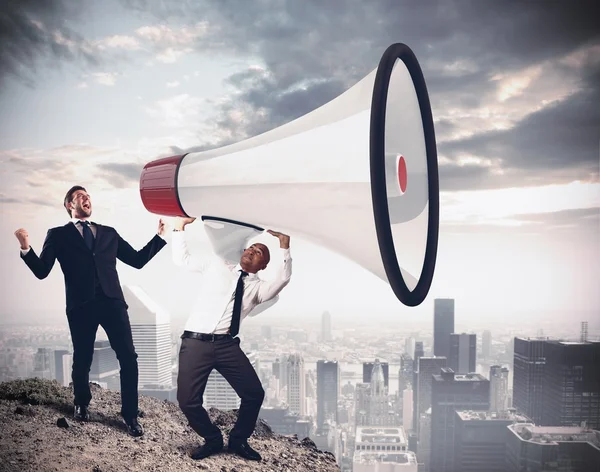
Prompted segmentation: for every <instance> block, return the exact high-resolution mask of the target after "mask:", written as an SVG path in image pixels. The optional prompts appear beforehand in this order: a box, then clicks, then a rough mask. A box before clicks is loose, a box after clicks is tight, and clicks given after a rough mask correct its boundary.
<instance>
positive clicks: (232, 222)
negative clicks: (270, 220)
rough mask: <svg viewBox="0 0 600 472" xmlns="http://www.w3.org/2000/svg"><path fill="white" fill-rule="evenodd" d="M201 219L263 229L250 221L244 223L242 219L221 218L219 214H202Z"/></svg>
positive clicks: (258, 229)
mask: <svg viewBox="0 0 600 472" xmlns="http://www.w3.org/2000/svg"><path fill="white" fill-rule="evenodd" d="M202 221H219V222H221V223H230V224H234V225H238V226H245V227H246V228H252V229H255V230H257V231H264V230H265V229H264V228H261V227H260V226H256V225H253V224H250V223H244V222H242V221H236V220H230V219H228V218H221V217H219V216H202Z"/></svg>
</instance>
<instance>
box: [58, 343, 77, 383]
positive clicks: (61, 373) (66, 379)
mask: <svg viewBox="0 0 600 472" xmlns="http://www.w3.org/2000/svg"><path fill="white" fill-rule="evenodd" d="M64 356H69V351H67V350H64V349H62V350H56V351H54V378H55V379H56V381H57V382H58V383H59V384H61V385H62V386H63V387H66V386H67V385H69V383H70V382H71V380H70V379H71V368H70V367H67V366H65V364H68V363H69V360H70V361H71V363H72V362H73V360H72V358H71V359H68V358H67V360H66V362H65V359H64Z"/></svg>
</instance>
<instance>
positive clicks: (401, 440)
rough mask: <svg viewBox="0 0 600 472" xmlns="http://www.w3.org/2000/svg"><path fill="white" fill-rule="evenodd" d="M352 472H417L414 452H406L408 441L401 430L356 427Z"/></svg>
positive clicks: (398, 428)
mask: <svg viewBox="0 0 600 472" xmlns="http://www.w3.org/2000/svg"><path fill="white" fill-rule="evenodd" d="M352 470H353V472H369V471H372V470H381V471H386V472H387V471H391V472H417V470H418V469H417V460H416V457H415V455H414V453H412V452H410V451H408V440H407V437H406V433H405V432H404V430H403V429H402V428H400V427H397V428H393V427H390V428H374V427H358V428H356V439H355V442H354V456H353V460H352Z"/></svg>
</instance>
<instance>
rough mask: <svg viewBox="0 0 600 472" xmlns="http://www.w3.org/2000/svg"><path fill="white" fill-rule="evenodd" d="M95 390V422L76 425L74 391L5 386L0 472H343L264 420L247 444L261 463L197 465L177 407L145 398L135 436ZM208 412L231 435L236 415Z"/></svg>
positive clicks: (32, 382)
mask: <svg viewBox="0 0 600 472" xmlns="http://www.w3.org/2000/svg"><path fill="white" fill-rule="evenodd" d="M92 386H93V388H92V393H93V400H92V403H91V405H90V411H91V421H90V422H89V423H77V422H75V421H73V420H72V419H71V418H72V412H73V404H72V398H73V394H72V391H71V389H69V388H67V387H61V386H59V385H58V383H56V382H54V381H48V380H40V379H27V380H16V381H12V382H5V383H2V384H0V421H1V423H2V424H1V425H0V471H10V472H25V471H36V472H46V471H47V472H50V471H60V472H72V471H73V472H74V471H90V472H113V471H148V472H149V471H161V472H170V471H173V472H174V471H192V470H193V471H198V470H207V471H211V472H212V471H215V472H234V471H235V472H243V471H277V472H282V471H296V470H300V471H311V472H313V471H314V472H329V471H339V468H338V466H337V465H336V463H335V459H334V457H333V455H332V454H331V453H329V452H323V451H319V450H318V449H316V447H315V445H314V443H313V442H312V441H311V440H310V439H308V438H305V439H303V440H300V439H298V438H295V437H293V438H292V437H287V436H281V435H278V434H275V433H273V432H272V431H271V429H270V427H269V426H268V425H267V424H266V423H265V422H263V421H262V420H259V423H258V424H257V428H256V430H255V432H254V435H253V436H252V437H251V438H250V440H249V443H250V445H251V446H252V447H254V448H255V449H256V450H257V451H258V452H259V453H260V454H261V455H262V457H263V460H262V462H252V461H247V460H245V459H242V458H241V457H238V456H235V455H233V454H230V453H227V452H222V453H220V454H218V455H215V456H211V457H209V458H207V459H204V460H201V461H194V460H192V459H191V458H190V457H189V453H190V451H191V450H193V449H194V448H196V447H197V446H199V445H200V444H201V440H200V438H199V437H198V436H197V435H196V433H194V431H192V429H191V428H190V427H189V426H188V424H187V420H186V419H185V417H184V416H183V414H182V413H181V411H180V410H179V407H178V406H177V405H175V404H173V403H169V402H166V401H160V400H158V399H156V398H151V397H143V396H142V397H140V410H141V412H142V418H141V419H140V423H142V424H143V426H144V428H145V431H146V434H145V435H144V436H143V437H142V438H133V437H131V436H129V435H128V434H127V430H126V427H125V425H124V424H123V422H122V420H121V418H120V415H119V411H120V406H121V398H120V395H119V393H118V392H113V391H110V390H105V389H102V388H100V387H99V386H97V385H94V384H93V385H92ZM209 414H210V417H211V419H212V420H213V422H214V423H215V424H216V425H218V426H219V427H220V428H221V430H222V432H223V435H224V437H225V438H227V434H228V433H229V430H231V428H232V427H233V424H234V422H235V419H236V412H234V411H227V412H224V411H220V410H217V409H210V410H209Z"/></svg>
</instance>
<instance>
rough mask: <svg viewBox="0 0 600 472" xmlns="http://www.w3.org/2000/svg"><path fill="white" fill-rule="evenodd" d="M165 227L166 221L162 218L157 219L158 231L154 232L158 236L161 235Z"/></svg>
mask: <svg viewBox="0 0 600 472" xmlns="http://www.w3.org/2000/svg"><path fill="white" fill-rule="evenodd" d="M166 228H167V225H166V223H165V222H164V220H163V219H162V218H161V219H160V220H158V231H157V232H156V233H157V234H158V235H159V236H161V237H162V236H163V235H164V234H165V230H166Z"/></svg>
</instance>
